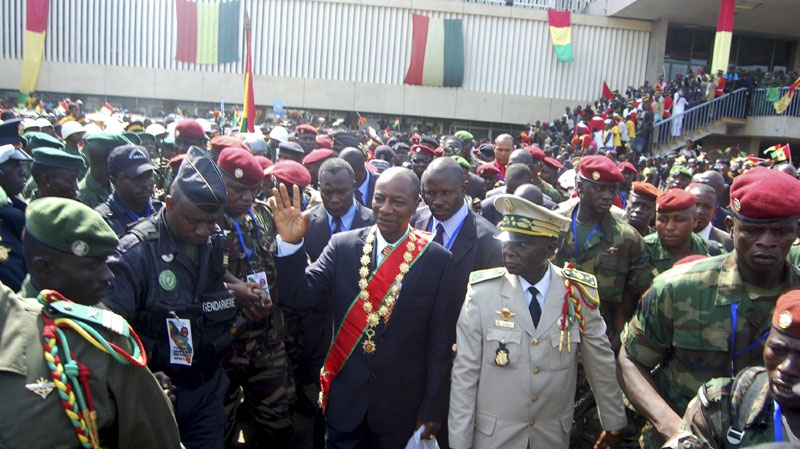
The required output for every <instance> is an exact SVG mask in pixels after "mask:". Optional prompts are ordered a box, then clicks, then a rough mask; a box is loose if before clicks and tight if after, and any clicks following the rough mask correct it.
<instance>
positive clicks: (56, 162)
mask: <svg viewBox="0 0 800 449" xmlns="http://www.w3.org/2000/svg"><path fill="white" fill-rule="evenodd" d="M33 162H34V163H36V164H39V165H45V166H47V167H52V168H63V169H65V170H71V171H74V172H78V171H81V170H82V169H84V168H85V167H86V164H85V163H84V161H83V158H82V157H80V156H76V155H73V154H69V153H67V152H66V151H61V150H57V149H55V148H34V149H33Z"/></svg>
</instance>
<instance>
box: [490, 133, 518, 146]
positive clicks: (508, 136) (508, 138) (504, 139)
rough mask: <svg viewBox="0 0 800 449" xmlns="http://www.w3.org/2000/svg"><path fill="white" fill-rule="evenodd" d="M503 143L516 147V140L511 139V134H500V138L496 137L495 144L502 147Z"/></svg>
mask: <svg viewBox="0 0 800 449" xmlns="http://www.w3.org/2000/svg"><path fill="white" fill-rule="evenodd" d="M501 143H510V144H511V145H514V138H513V137H511V134H500V135H499V136H497V137H495V139H494V144H495V145H500V144H501Z"/></svg>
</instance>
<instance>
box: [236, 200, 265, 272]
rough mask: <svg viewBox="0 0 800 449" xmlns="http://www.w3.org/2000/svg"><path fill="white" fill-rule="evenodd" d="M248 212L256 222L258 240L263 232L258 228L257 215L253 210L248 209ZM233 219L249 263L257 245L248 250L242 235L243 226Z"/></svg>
mask: <svg viewBox="0 0 800 449" xmlns="http://www.w3.org/2000/svg"><path fill="white" fill-rule="evenodd" d="M247 213H248V214H250V218H252V219H253V223H254V224H256V240H258V239H259V238H260V234H261V232H260V231H259V230H258V222H256V216H255V215H253V210H252V209H248V210H247ZM231 221H232V222H233V227H235V228H236V233H237V234H239V244H240V245H242V251H244V256H245V257H246V258H247V263H250V257H252V256H253V253H254V252H255V250H256V246H255V245H253V247H252V248H251V249H250V250H248V249H247V247H246V246H244V235H242V228H241V227H240V226H239V223H238V222H237V221H236V220H235V219H234V218H232V217H231Z"/></svg>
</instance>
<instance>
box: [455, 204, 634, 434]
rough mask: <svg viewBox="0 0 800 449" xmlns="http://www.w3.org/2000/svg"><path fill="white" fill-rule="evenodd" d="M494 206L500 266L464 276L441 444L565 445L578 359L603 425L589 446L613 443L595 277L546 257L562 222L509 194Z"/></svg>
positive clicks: (614, 416)
mask: <svg viewBox="0 0 800 449" xmlns="http://www.w3.org/2000/svg"><path fill="white" fill-rule="evenodd" d="M494 205H495V207H496V208H497V210H498V211H501V212H502V213H503V221H502V222H501V223H500V230H501V231H502V232H501V233H500V234H499V235H498V237H497V238H498V239H499V240H501V241H502V242H503V243H502V244H503V264H504V267H501V268H493V269H489V270H483V271H476V272H473V273H472V275H471V278H470V285H469V289H468V291H467V297H466V300H465V302H464V305H463V308H462V310H461V315H460V316H459V319H458V326H457V329H456V341H457V348H458V351H457V354H456V358H455V363H454V366H453V374H452V390H451V394H450V415H449V419H448V424H449V426H450V446H451V447H452V448H476V449H481V448H507V447H515V448H522V447H530V448H533V447H543V448H544V447H546V448H564V449H566V448H567V447H568V444H569V432H570V428H571V427H572V413H573V403H572V400H571V399H572V398H573V397H574V394H575V393H574V392H575V386H576V377H577V371H578V361H579V360H580V361H581V362H582V363H583V366H584V367H585V368H586V374H587V377H588V379H589V383H590V384H591V386H592V390H593V391H594V392H595V397H596V399H597V404H598V409H599V411H600V418H601V421H602V424H603V428H604V429H605V431H603V432H602V434H601V435H600V437H599V439H598V440H597V445H596V446H595V447H601V448H612V449H613V448H616V447H618V446H619V444H620V441H621V433H620V432H619V430H620V429H622V428H623V427H625V425H626V423H627V420H626V418H625V410H624V407H623V404H622V393H621V392H620V389H619V386H618V385H617V380H616V377H615V374H614V373H615V372H616V368H615V365H614V354H613V353H612V351H611V346H610V344H609V341H608V338H607V337H606V325H605V322H604V321H603V318H602V317H601V316H600V311H599V309H598V304H599V297H598V294H597V281H596V280H595V277H594V276H592V275H590V274H587V273H583V272H580V271H577V270H574V269H570V268H564V269H560V268H558V267H556V266H555V265H553V264H552V263H550V261H549V259H550V258H552V257H553V256H554V253H555V250H556V241H557V239H558V237H559V235H560V234H561V233H562V232H563V231H564V229H566V227H567V226H568V225H569V219H568V218H565V217H562V216H560V215H557V214H554V213H552V212H550V211H548V210H546V209H544V208H543V207H540V206H537V205H535V204H533V203H531V202H529V201H526V200H524V199H522V198H518V197H514V196H512V195H505V194H503V195H498V197H497V199H495V201H494ZM567 289H569V290H567Z"/></svg>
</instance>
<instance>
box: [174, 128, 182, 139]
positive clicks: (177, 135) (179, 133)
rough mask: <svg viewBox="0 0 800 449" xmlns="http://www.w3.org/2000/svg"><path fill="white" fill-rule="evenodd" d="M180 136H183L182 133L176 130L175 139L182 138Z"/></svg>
mask: <svg viewBox="0 0 800 449" xmlns="http://www.w3.org/2000/svg"><path fill="white" fill-rule="evenodd" d="M180 136H181V132H180V131H179V130H177V129H176V130H175V137H180Z"/></svg>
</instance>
